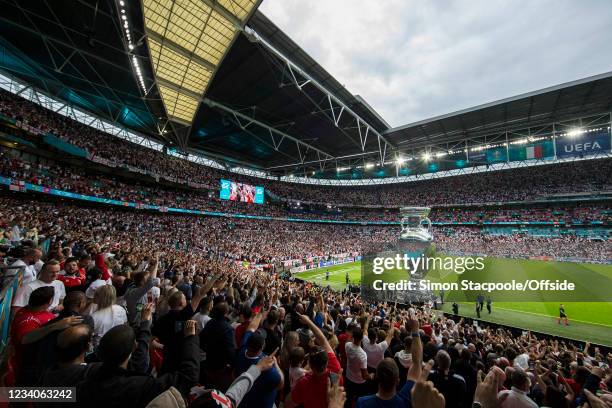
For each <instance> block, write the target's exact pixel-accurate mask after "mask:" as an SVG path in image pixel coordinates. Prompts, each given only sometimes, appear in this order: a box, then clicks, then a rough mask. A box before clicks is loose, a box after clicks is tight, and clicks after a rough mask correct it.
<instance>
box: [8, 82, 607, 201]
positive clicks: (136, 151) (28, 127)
mask: <svg viewBox="0 0 612 408" xmlns="http://www.w3.org/2000/svg"><path fill="white" fill-rule="evenodd" d="M0 113H1V114H2V115H3V116H4V117H5V121H4V122H2V130H3V131H4V134H5V135H6V136H8V137H5V139H6V140H7V141H8V143H9V144H8V145H9V146H11V147H20V148H21V149H24V150H26V151H37V150H38V151H41V150H49V147H52V148H54V149H57V148H60V149H62V150H64V151H63V152H62V153H63V154H62V156H61V157H60V159H61V158H63V159H66V160H68V161H72V162H73V163H77V162H78V161H79V160H80V161H81V162H84V164H87V163H88V166H91V165H92V164H93V163H92V162H95V163H97V164H98V165H102V166H106V167H107V168H112V169H113V172H116V171H117V169H120V170H121V171H125V172H132V173H134V174H137V175H138V177H139V178H140V179H142V180H143V181H145V179H147V180H149V181H150V182H156V181H163V182H173V183H175V184H181V185H183V187H185V185H186V186H187V187H190V188H191V189H192V192H191V193H187V192H186V193H185V194H186V195H187V196H186V197H185V198H181V200H196V201H197V199H196V198H194V197H189V195H190V194H191V195H192V196H193V195H194V194H195V195H196V196H197V194H200V195H201V194H202V193H201V192H202V191H206V192H207V193H206V194H207V195H206V197H207V198H209V196H212V195H216V194H217V193H218V189H219V183H220V179H221V178H230V179H233V180H236V181H241V182H246V183H250V184H254V185H263V186H264V187H265V188H266V190H267V192H268V201H286V200H293V201H299V202H315V203H321V204H324V205H325V204H332V205H335V206H360V205H361V206H388V207H390V208H393V207H395V208H397V207H398V206H405V205H428V206H432V205H433V206H435V205H447V204H466V203H483V202H506V201H521V200H534V199H538V198H544V197H546V196H550V195H553V194H560V193H583V192H592V193H601V192H605V191H611V190H612V179H611V178H610V177H609V175H610V174H612V160H611V159H596V160H583V161H575V162H567V163H558V164H549V165H541V166H532V167H524V168H516V169H508V170H499V171H491V172H483V173H477V174H470V175H459V176H452V177H444V178H437V179H427V180H422V181H415V182H409V183H402V184H392V185H384V186H344V187H338V186H335V187H332V186H314V185H303V184H295V183H285V182H280V181H271V180H266V179H260V178H253V177H247V176H242V175H237V174H235V173H230V172H227V171H223V170H219V169H214V168H211V167H207V166H203V165H200V164H196V163H193V162H190V161H187V160H183V159H180V158H176V157H172V156H169V155H168V154H164V153H162V152H159V151H155V150H152V149H147V148H144V147H143V146H140V145H136V144H133V143H131V142H128V141H125V140H122V139H119V138H117V137H115V136H112V135H109V134H106V133H104V132H101V131H99V130H97V129H94V128H91V127H88V126H85V125H83V124H81V123H79V122H76V121H74V120H72V119H69V118H67V117H65V116H62V115H59V114H56V113H55V112H52V111H50V110H47V109H45V108H42V107H40V106H38V105H36V104H33V103H31V102H29V101H26V100H24V99H22V98H19V97H17V96H15V95H12V94H10V93H7V92H4V91H2V92H0ZM9 119H12V120H13V123H12V124H11V122H10V121H8V120H9ZM48 132H50V133H51V134H53V135H55V136H57V137H58V138H59V141H60V143H62V145H59V146H58V144H57V143H54V144H52V145H51V146H50V145H49V143H51V142H49V140H48V139H45V138H42V137H41V136H40V135H42V134H47V133H48ZM16 136H18V137H19V138H17V139H16V138H15V137H16ZM75 151H76V152H75ZM74 155H76V156H74ZM77 159H78V160H77ZM60 173H61V172H60ZM143 173H144V174H145V175H147V176H148V177H143ZM104 190H105V191H106V192H110V191H111V190H109V189H108V188H106V187H104ZM132 190H134V188H128V189H123V190H122V194H125V192H126V191H132ZM195 190H198V191H200V193H194V192H193V191H195ZM162 194H164V193H163V191H160V192H159V194H157V197H156V196H155V195H154V194H152V193H150V192H149V193H145V195H146V196H147V199H153V200H158V199H159V198H160V197H159V195H162ZM161 198H162V199H163V197H161ZM175 198H176V197H173V198H172V199H175ZM176 199H178V198H176ZM192 202H193V201H192ZM222 205H223V204H222ZM250 210H251V211H260V209H254V207H253V208H252V209H250Z"/></svg>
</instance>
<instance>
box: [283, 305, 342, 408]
mask: <svg viewBox="0 0 612 408" xmlns="http://www.w3.org/2000/svg"><path fill="white" fill-rule="evenodd" d="M300 322H302V323H303V324H306V325H307V326H308V328H309V329H310V330H312V332H313V333H314V335H315V342H316V343H317V345H318V346H319V347H317V348H316V349H315V350H313V351H312V352H311V353H310V354H309V357H308V364H309V365H310V369H311V370H312V372H311V373H308V374H306V375H304V376H303V377H302V378H300V380H299V381H298V382H297V384H295V387H294V388H293V391H291V397H290V398H291V401H293V403H294V404H296V405H302V407H303V408H327V388H328V384H329V382H330V381H331V382H332V383H337V382H339V383H340V385H342V376H341V371H342V369H341V368H340V362H339V361H338V359H337V358H336V355H335V354H334V350H333V349H332V348H331V346H330V345H329V342H328V341H327V339H326V338H325V335H324V334H323V332H322V331H321V330H320V329H319V328H318V327H317V325H315V324H314V323H313V322H312V320H310V318H309V317H308V316H306V315H300Z"/></svg>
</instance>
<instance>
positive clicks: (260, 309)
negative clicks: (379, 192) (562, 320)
mask: <svg viewBox="0 0 612 408" xmlns="http://www.w3.org/2000/svg"><path fill="white" fill-rule="evenodd" d="M0 213H1V220H0V224H1V225H2V228H3V229H4V231H5V232H6V233H8V234H9V236H8V238H9V242H10V245H12V246H13V248H11V250H10V251H9V253H8V254H7V253H6V252H3V253H2V254H1V255H2V261H3V262H6V264H7V265H14V266H22V267H23V268H24V270H25V272H24V275H23V282H22V285H21V287H20V288H19V289H18V291H17V294H16V296H15V298H14V301H13V304H12V306H13V307H12V314H13V317H12V319H11V339H10V346H9V351H8V352H7V355H8V360H7V361H5V362H4V365H3V369H2V370H0V372H2V373H3V375H2V377H1V379H0V380H1V382H2V384H3V385H7V386H44V387H68V386H70V387H76V394H75V395H76V399H77V401H78V402H77V403H76V406H87V407H103V406H104V407H106V406H132V407H144V406H149V407H161V406H164V407H172V406H174V407H184V406H186V405H188V406H190V407H219V406H220V407H246V408H249V407H256V408H272V407H274V406H276V407H281V406H284V407H299V406H301V407H304V408H310V407H313V408H319V407H331V408H340V407H353V406H356V407H359V408H370V407H381V406H383V407H398V408H399V407H415V408H430V407H431V408H438V407H439V408H442V407H444V406H446V407H470V406H473V405H472V404H473V403H476V404H477V405H476V406H480V407H484V408H497V407H537V406H542V407H554V408H556V407H563V408H569V407H576V406H579V407H583V406H585V405H583V404H585V403H587V402H588V403H589V404H590V405H589V406H590V407H591V408H602V407H609V406H611V405H610V404H611V401H612V394H610V393H608V390H611V389H612V373H611V372H610V368H609V365H610V364H611V363H612V354H610V353H607V352H606V351H605V350H603V349H600V348H598V347H593V346H591V345H590V344H589V343H581V342H580V343H579V342H572V341H569V340H555V339H552V338H548V337H545V336H537V335H534V334H532V333H530V332H522V333H521V332H520V331H518V332H517V331H512V330H508V329H498V328H494V327H488V326H486V325H482V324H481V325H479V326H475V325H472V324H470V322H468V321H464V320H463V319H459V318H458V317H454V318H451V317H445V316H444V315H442V314H440V313H438V312H436V311H433V310H431V309H430V308H429V307H427V306H419V305H413V306H412V307H410V308H409V307H408V306H406V307H402V306H398V305H395V304H389V303H380V302H376V303H370V302H367V301H365V300H364V299H362V298H361V297H360V295H359V294H356V293H351V292H349V291H344V292H335V291H332V290H330V289H328V288H321V287H318V286H315V285H312V284H308V283H302V282H299V281H296V280H293V279H287V278H285V277H283V276H282V275H279V274H278V273H275V272H274V270H273V269H270V268H265V269H264V270H260V269H257V268H253V267H252V265H251V264H249V263H245V262H244V261H252V262H262V261H264V262H273V261H275V260H282V259H286V258H291V257H295V256H306V255H321V254H329V253H338V252H351V251H358V250H359V247H360V243H363V242H365V241H369V242H377V241H386V240H390V239H393V236H395V235H396V233H397V231H396V230H395V229H393V228H383V227H363V226H343V225H321V226H318V225H317V226H314V225H308V226H306V227H305V226H304V224H302V223H288V222H280V221H275V222H258V221H251V220H249V221H244V220H243V221H234V220H231V219H223V218H219V219H216V218H205V217H192V216H173V215H169V214H148V213H138V212H134V211H129V210H124V211H121V210H116V209H110V208H87V207H78V206H73V205H69V204H64V205H58V204H57V203H42V202H37V201H29V200H25V199H20V198H17V197H14V196H10V197H2V198H1V199H0ZM460 235H464V234H460ZM43 241H44V242H47V243H48V244H49V245H48V247H47V248H46V249H45V248H42V249H44V252H43V251H42V250H41V249H39V248H37V246H38V245H40V244H42V242H43ZM442 242H446V241H444V240H443V241H442ZM541 244H542V245H544V244H545V243H541ZM468 245H473V243H468ZM7 246H8V245H4V246H2V247H1V248H2V251H6V249H7ZM487 249H488V250H490V249H491V248H487ZM4 278H5V279H4V280H5V282H6V281H10V275H9V276H4Z"/></svg>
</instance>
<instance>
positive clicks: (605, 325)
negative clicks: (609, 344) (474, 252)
mask: <svg viewBox="0 0 612 408" xmlns="http://www.w3.org/2000/svg"><path fill="white" fill-rule="evenodd" d="M493 309H500V310H507V311H508V312H514V313H527V314H532V315H536V316H542V317H551V318H555V319H556V317H555V316H554V315H547V314H544V313H536V312H527V311H522V310H516V309H508V308H506V307H499V306H495V303H493ZM568 318H569V321H570V322H578V323H584V324H594V325H596V326H604V327H610V325H609V324H604V323H595V322H587V321H585V320H578V319H572V318H571V317H568ZM492 323H495V322H493V321H492Z"/></svg>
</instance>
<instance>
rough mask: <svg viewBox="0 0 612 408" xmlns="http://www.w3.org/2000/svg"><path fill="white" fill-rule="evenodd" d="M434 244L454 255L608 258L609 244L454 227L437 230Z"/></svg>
mask: <svg viewBox="0 0 612 408" xmlns="http://www.w3.org/2000/svg"><path fill="white" fill-rule="evenodd" d="M435 242H436V248H437V250H439V251H440V252H443V253H447V254H455V255H460V256H463V255H482V256H494V257H500V258H545V259H557V260H568V259H572V260H578V261H586V262H610V260H611V259H612V245H610V242H609V241H606V240H593V239H589V238H588V237H580V236H576V235H559V236H535V235H530V234H487V233H483V232H482V231H481V230H478V229H471V228H465V227H462V228H453V229H452V230H450V231H446V232H445V233H439V234H436V241H435Z"/></svg>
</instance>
